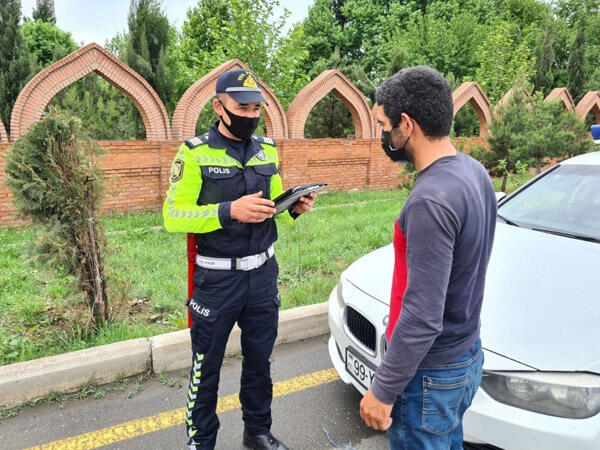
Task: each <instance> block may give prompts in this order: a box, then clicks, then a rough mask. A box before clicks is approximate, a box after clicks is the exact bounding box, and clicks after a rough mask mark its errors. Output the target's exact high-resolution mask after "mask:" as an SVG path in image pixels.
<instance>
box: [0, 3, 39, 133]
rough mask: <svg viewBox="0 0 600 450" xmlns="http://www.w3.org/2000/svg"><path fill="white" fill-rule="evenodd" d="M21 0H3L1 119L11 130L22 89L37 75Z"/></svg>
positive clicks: (0, 22)
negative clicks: (25, 33)
mask: <svg viewBox="0 0 600 450" xmlns="http://www.w3.org/2000/svg"><path fill="white" fill-rule="evenodd" d="M20 16H21V2H20V1H19V0H0V30H2V31H1V32H0V119H1V120H2V123H4V127H5V128H6V131H7V132H9V133H10V116H11V113H12V108H13V106H14V104H15V100H16V99H17V97H18V96H19V93H20V92H21V90H22V89H23V87H24V86H25V84H26V83H27V81H28V80H29V79H30V78H31V77H32V76H33V66H32V63H31V58H30V56H29V52H28V51H27V46H26V44H25V41H24V39H23V35H22V33H21V29H20V27H19V21H20Z"/></svg>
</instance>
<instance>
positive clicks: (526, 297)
mask: <svg viewBox="0 0 600 450" xmlns="http://www.w3.org/2000/svg"><path fill="white" fill-rule="evenodd" d="M599 269H600V244H597V243H592V242H585V241H580V240H576V239H571V238H565V237H561V236H555V235H551V234H547V233H542V232H538V231H532V230H529V229H524V228H518V227H515V226H511V225H507V224H503V223H500V222H499V223H498V224H497V228H496V237H495V240H494V247H493V251H492V258H491V260H490V264H489V267H488V271H487V278H486V289H485V297H484V302H483V310H482V315H481V324H482V325H481V335H482V341H483V345H484V347H485V348H487V349H489V350H491V351H493V352H495V353H497V354H498V355H503V356H505V357H507V358H510V359H513V360H515V361H518V362H520V363H522V364H525V365H527V366H529V367H531V368H534V369H537V370H543V371H573V370H580V371H593V372H598V373H600V346H599V345H598V343H599V342H600V327H599V326H598V324H599V323H600V276H599V274H598V271H599ZM486 368H488V369H490V370H494V369H500V367H498V368H494V367H489V366H488V365H487V364H486Z"/></svg>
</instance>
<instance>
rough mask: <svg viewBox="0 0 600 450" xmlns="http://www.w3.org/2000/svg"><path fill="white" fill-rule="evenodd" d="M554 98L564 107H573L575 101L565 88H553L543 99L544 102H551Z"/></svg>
mask: <svg viewBox="0 0 600 450" xmlns="http://www.w3.org/2000/svg"><path fill="white" fill-rule="evenodd" d="M554 100H560V101H561V102H562V104H563V106H564V107H565V109H575V102H574V101H573V97H571V94H570V93H569V91H568V89H567V88H564V87H561V88H554V89H552V92H550V93H549V94H548V96H547V97H546V98H545V99H544V101H545V102H551V101H554Z"/></svg>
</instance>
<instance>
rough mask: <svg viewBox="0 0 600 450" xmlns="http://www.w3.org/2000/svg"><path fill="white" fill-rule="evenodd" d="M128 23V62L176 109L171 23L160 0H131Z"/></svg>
mask: <svg viewBox="0 0 600 450" xmlns="http://www.w3.org/2000/svg"><path fill="white" fill-rule="evenodd" d="M128 25H129V40H128V46H127V60H126V63H127V64H128V65H129V66H130V67H131V68H132V69H134V70H135V71H136V72H138V73H139V74H140V75H142V76H143V77H144V78H145V79H146V81H148V83H150V85H151V86H152V87H153V88H154V90H155V91H156V93H157V94H158V96H159V97H160V98H161V100H162V101H163V103H164V104H165V106H166V108H167V110H168V111H170V112H172V109H173V108H174V98H173V95H174V91H175V81H174V77H173V76H172V73H171V71H170V69H169V66H168V50H169V48H170V42H171V27H170V25H169V20H168V18H167V16H166V15H165V14H164V13H163V12H162V11H161V2H160V0H131V3H130V6H129V16H128Z"/></svg>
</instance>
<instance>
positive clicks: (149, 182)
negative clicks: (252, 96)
mask: <svg viewBox="0 0 600 450" xmlns="http://www.w3.org/2000/svg"><path fill="white" fill-rule="evenodd" d="M99 144H100V146H102V147H103V148H105V149H106V154H105V155H103V156H102V157H101V159H100V162H101V164H102V168H103V170H104V175H105V186H106V189H107V192H106V196H105V199H104V202H103V210H104V211H106V212H108V211H116V212H127V211H136V212H141V211H158V210H160V209H161V208H162V203H163V201H164V198H165V193H166V191H167V188H168V183H169V181H168V180H169V172H170V166H171V161H172V159H173V157H174V155H175V152H176V151H177V147H178V146H179V145H180V142H179V141H164V142H149V141H100V142H99ZM277 145H278V148H279V156H280V166H281V173H282V178H283V182H284V186H285V187H290V186H293V185H295V184H301V183H307V182H312V181H315V182H316V181H319V182H325V183H328V184H329V187H330V188H331V189H332V190H339V191H347V190H350V189H352V188H359V189H365V188H369V189H385V188H396V187H398V186H399V184H400V179H399V175H398V174H399V169H400V168H399V166H398V165H397V164H393V163H392V162H390V161H389V160H388V159H387V157H386V156H385V154H384V153H383V151H381V144H380V141H379V140H373V139H354V140H346V139H287V140H285V139H282V140H279V141H278V144H277ZM8 148H9V144H0V173H2V174H3V173H4V166H5V158H4V155H5V153H6V151H7V149H8ZM11 198H12V193H11V192H10V190H9V189H8V187H7V186H6V182H5V180H4V177H2V178H1V179H0V228H7V227H15V226H19V225H22V224H23V223H24V222H23V220H19V219H18V217H17V211H16V209H15V207H14V205H13V204H12V202H11Z"/></svg>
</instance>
